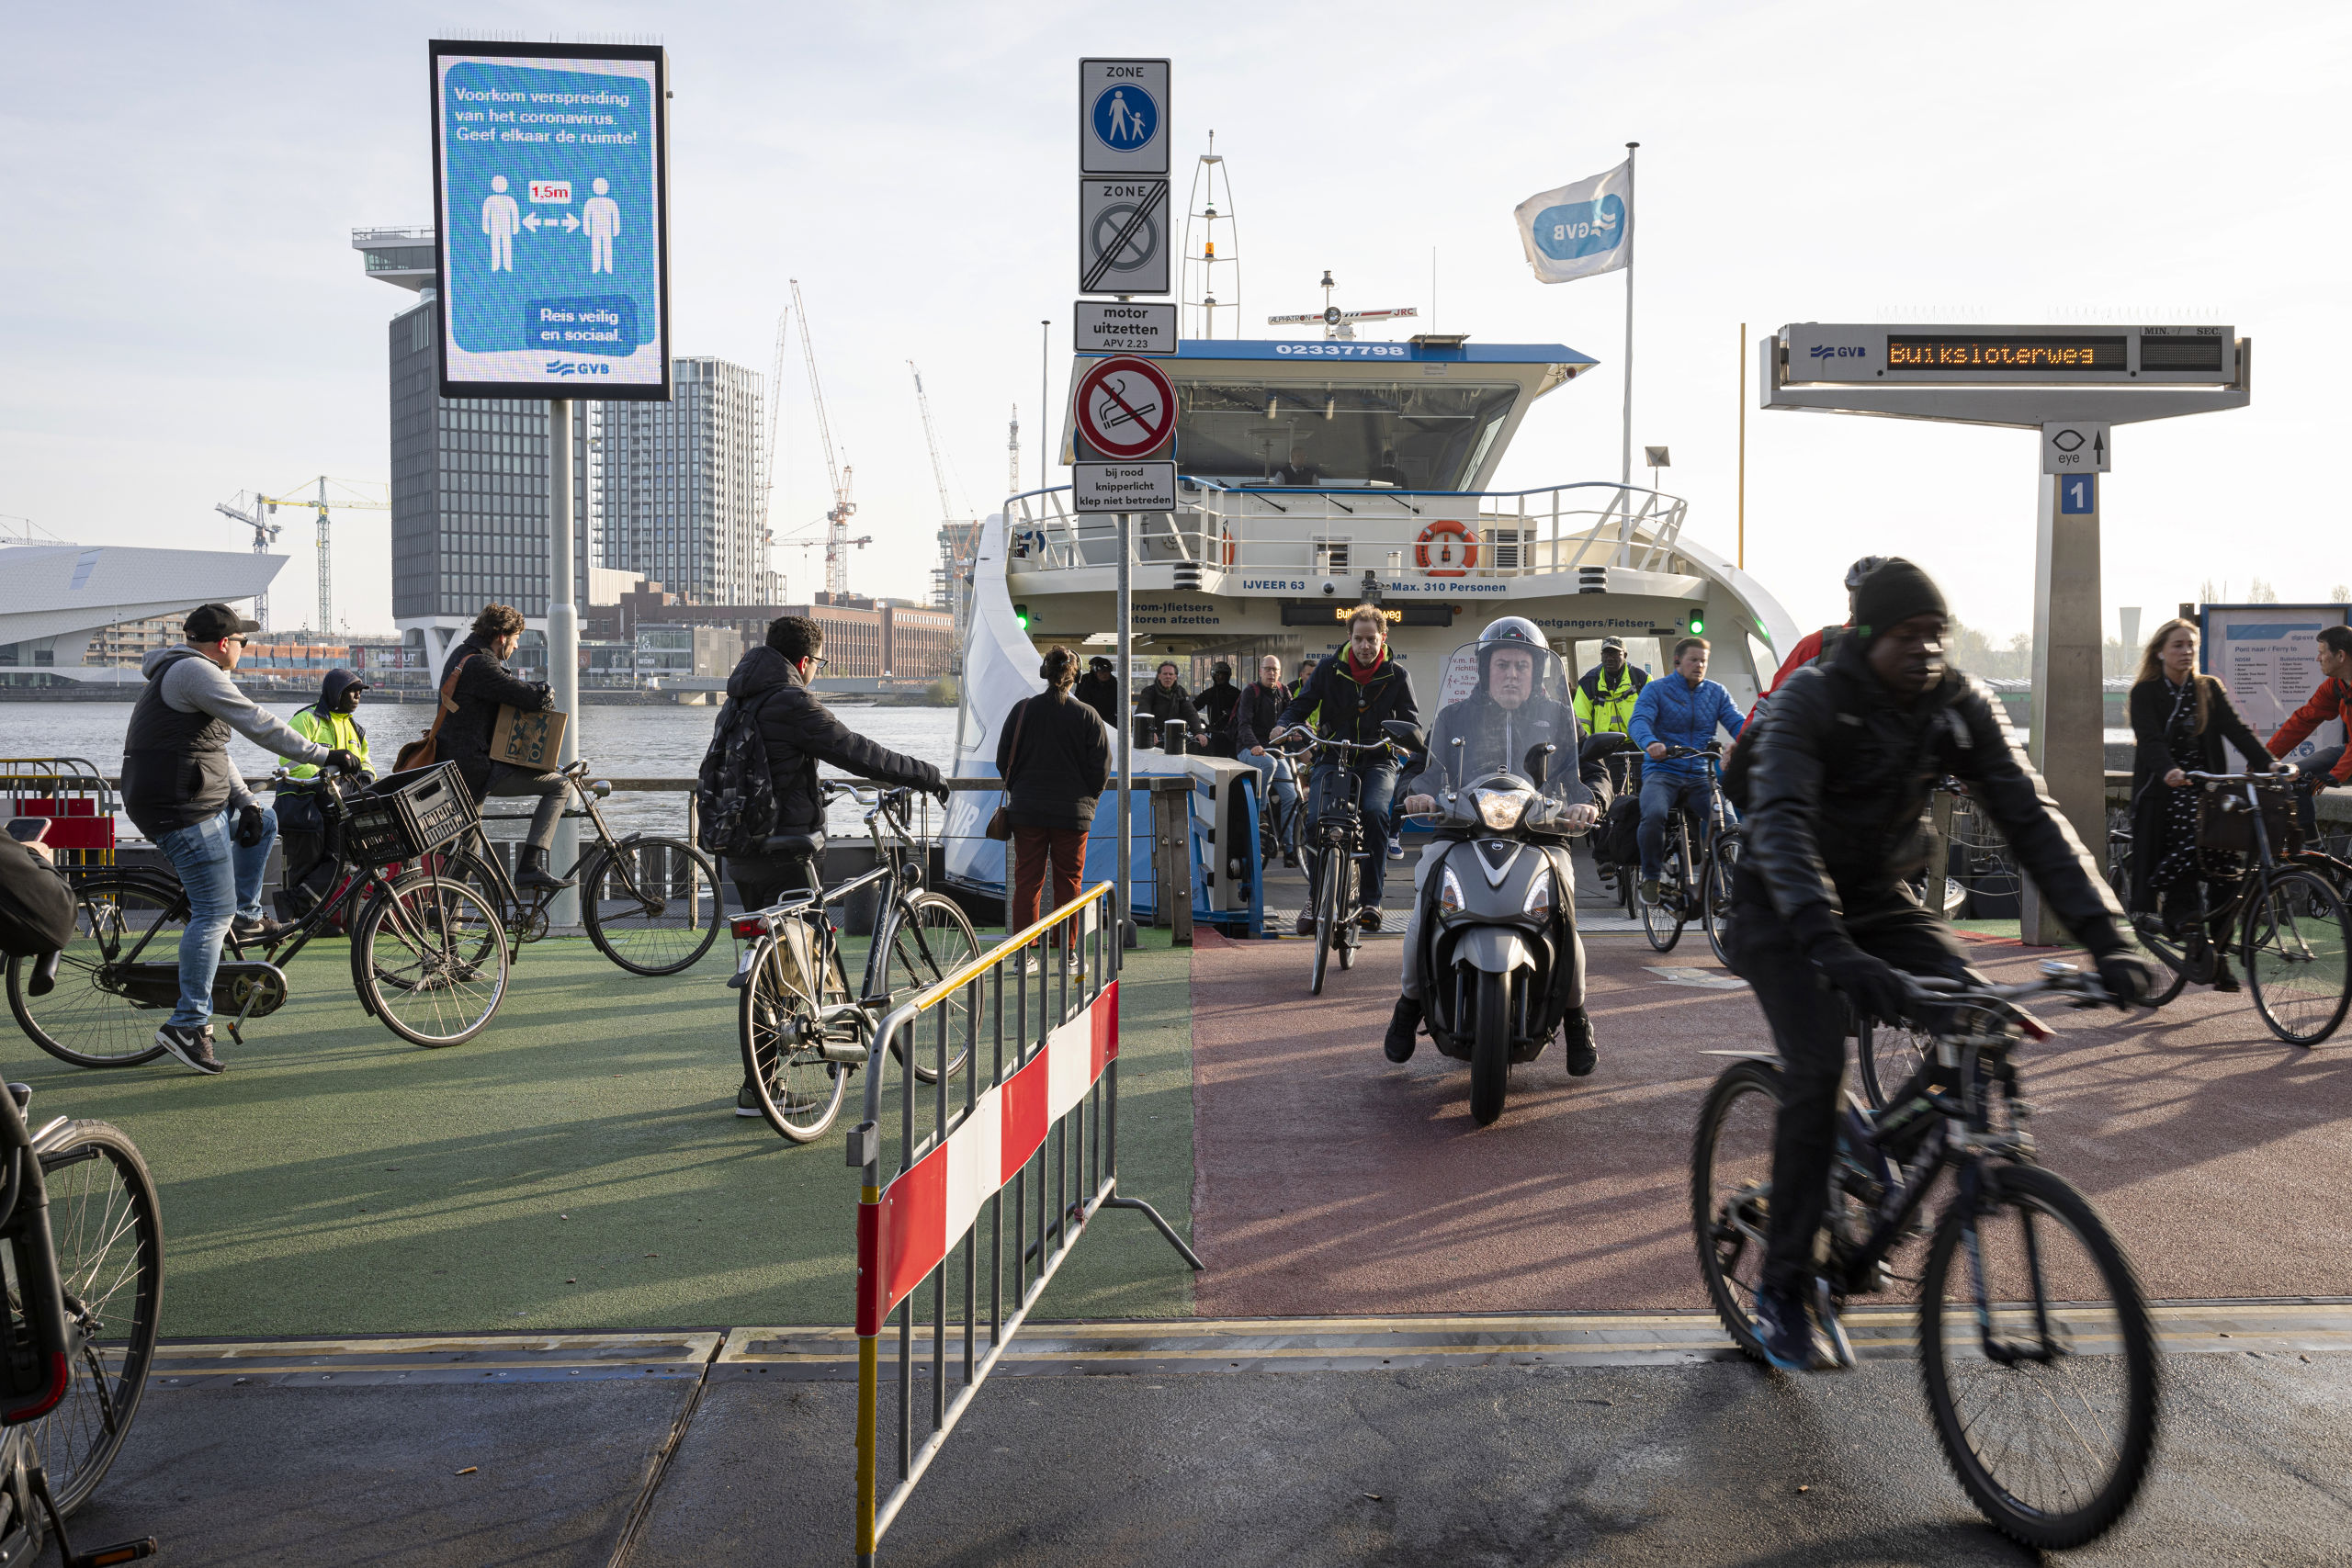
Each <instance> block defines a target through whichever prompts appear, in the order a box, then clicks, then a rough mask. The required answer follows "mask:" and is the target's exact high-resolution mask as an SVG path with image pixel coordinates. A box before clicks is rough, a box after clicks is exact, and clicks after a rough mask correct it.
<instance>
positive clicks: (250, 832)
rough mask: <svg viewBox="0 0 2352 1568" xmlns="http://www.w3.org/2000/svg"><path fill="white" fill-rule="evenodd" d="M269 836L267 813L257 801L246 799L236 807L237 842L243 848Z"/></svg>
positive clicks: (247, 847) (249, 846)
mask: <svg viewBox="0 0 2352 1568" xmlns="http://www.w3.org/2000/svg"><path fill="white" fill-rule="evenodd" d="M268 837H269V814H268V813H267V812H266V811H264V810H262V808H261V805H260V803H259V802H257V801H251V800H249V801H247V802H245V803H244V805H243V806H241V807H237V842H238V843H239V844H240V845H241V846H243V848H245V849H249V850H250V849H252V848H253V847H254V845H256V844H258V843H260V842H261V841H262V840H265V839H266V838H268Z"/></svg>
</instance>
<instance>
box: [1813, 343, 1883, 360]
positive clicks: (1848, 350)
mask: <svg viewBox="0 0 2352 1568" xmlns="http://www.w3.org/2000/svg"><path fill="white" fill-rule="evenodd" d="M1805 352H1806V353H1808V354H1810V355H1813V357H1814V358H1815V359H1868V358H1869V357H1870V356H1871V351H1870V350H1869V349H1867V348H1852V347H1849V346H1848V345H1846V344H1827V343H1817V344H1814V345H1813V346H1812V347H1811V348H1809V349H1807V350H1806V351H1805Z"/></svg>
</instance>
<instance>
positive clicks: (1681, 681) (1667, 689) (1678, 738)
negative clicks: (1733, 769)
mask: <svg viewBox="0 0 2352 1568" xmlns="http://www.w3.org/2000/svg"><path fill="white" fill-rule="evenodd" d="M1746 725H1747V719H1746V718H1745V717H1743V716H1741V714H1740V711H1739V709H1738V707H1737V706H1736V705H1735V704H1734V703H1733V702H1732V700H1731V694H1730V693H1729V692H1726V691H1724V689H1723V688H1722V687H1721V686H1719V685H1717V684H1715V682H1713V681H1710V680H1708V679H1707V639H1706V638H1705V637H1684V638H1683V639H1682V640H1681V641H1680V642H1678V643H1676V644H1675V645H1674V673H1673V674H1671V675H1668V677H1666V679H1664V680H1662V681H1652V682H1650V683H1649V684H1648V685H1646V686H1644V687H1643V688H1642V694H1641V696H1640V697H1638V698H1637V699H1635V701H1634V718H1633V722H1632V723H1631V724H1629V725H1628V726H1626V731H1625V732H1626V733H1627V734H1628V735H1630V736H1632V737H1633V739H1634V745H1636V746H1639V747H1640V748H1642V750H1644V751H1645V752H1646V753H1647V754H1648V757H1649V761H1647V762H1646V763H1645V764H1644V766H1643V769H1642V829H1641V834H1640V843H1641V847H1642V897H1643V898H1644V899H1645V900H1646V901H1648V902H1650V903H1652V904H1655V903H1657V878H1658V867H1659V865H1660V863H1662V862H1663V861H1664V860H1665V858H1666V814H1667V813H1668V812H1669V811H1676V810H1679V811H1681V812H1682V813H1683V815H1684V817H1685V818H1687V819H1690V820H1691V821H1694V822H1695V823H1696V824H1697V827H1696V830H1697V831H1699V832H1702V833H1703V832H1705V831H1706V829H1707V823H1706V820H1705V819H1704V818H1703V817H1702V816H1701V815H1699V814H1698V812H1697V808H1698V807H1702V806H1703V805H1704V804H1705V795H1706V788H1707V770H1706V766H1705V764H1704V763H1702V762H1701V761H1699V760H1698V759H1697V758H1695V757H1684V758H1681V759H1679V760H1677V761H1666V749H1667V748H1668V747H1669V746H1688V747H1691V748H1692V749H1693V750H1696V749H1698V748H1700V747H1702V746H1704V745H1706V744H1707V742H1708V741H1710V740H1713V739H1714V738H1715V729H1716V727H1718V726H1721V727H1722V728H1724V729H1728V730H1729V731H1731V733H1732V736H1733V738H1734V739H1737V738H1738V735H1739V732H1740V730H1741V729H1742V728H1744V727H1745V726H1746ZM1730 814H1731V804H1730V802H1728V801H1726V802H1724V815H1725V816H1726V817H1727V818H1728V817H1729V816H1730Z"/></svg>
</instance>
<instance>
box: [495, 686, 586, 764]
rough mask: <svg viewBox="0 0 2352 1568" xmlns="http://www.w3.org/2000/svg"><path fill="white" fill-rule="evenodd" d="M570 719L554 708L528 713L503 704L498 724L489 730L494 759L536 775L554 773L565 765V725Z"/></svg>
mask: <svg viewBox="0 0 2352 1568" xmlns="http://www.w3.org/2000/svg"><path fill="white" fill-rule="evenodd" d="M567 717H568V715H565V714H560V713H558V712H556V711H555V710H554V709H553V708H544V709H541V710H540V711H539V712H537V713H525V712H524V711H523V710H522V709H521V708H518V707H514V706H512V705H508V704H504V703H501V704H500V705H499V707H498V722H497V724H495V725H493V726H492V728H491V731H490V756H491V760H492V761H497V762H511V763H513V764H514V765H515V767H518V768H526V769H528V770H529V771H530V772H532V773H553V772H554V771H555V770H556V769H557V768H559V767H560V766H561V765H562V757H563V726H564V722H565V720H566V718H567Z"/></svg>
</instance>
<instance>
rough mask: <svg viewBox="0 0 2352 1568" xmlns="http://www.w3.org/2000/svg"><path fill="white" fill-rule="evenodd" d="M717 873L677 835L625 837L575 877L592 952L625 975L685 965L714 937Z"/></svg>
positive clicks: (718, 904) (707, 948)
mask: <svg viewBox="0 0 2352 1568" xmlns="http://www.w3.org/2000/svg"><path fill="white" fill-rule="evenodd" d="M722 903H723V900H722V899H721V898H720V897H719V895H718V872H717V871H715V870H713V869H712V867H711V863H710V860H709V858H708V857H707V856H706V855H705V854H704V853H703V852H701V851H700V850H698V849H695V847H694V846H693V845H692V844H689V843H687V842H685V841H684V840H682V839H631V840H628V842H627V843H623V844H616V845H615V846H614V847H613V849H612V851H611V852H609V853H605V854H600V855H599V856H597V858H596V860H595V862H594V863H593V864H591V865H590V866H589V867H588V871H587V874H585V875H584V876H582V878H581V879H580V919H581V923H582V925H585V926H586V927H587V928H588V940H589V941H590V942H594V943H595V944H596V951H597V952H599V953H603V954H604V955H605V957H607V958H609V959H611V960H612V961H613V962H614V963H616V964H619V965H620V966H621V967H622V968H624V969H626V970H628V972H629V973H630V974H632V975H675V974H677V973H678V972H679V971H680V970H682V969H690V968H692V967H693V966H694V965H695V963H696V962H697V961H698V960H700V958H701V957H702V955H703V954H704V953H708V952H709V951H710V944H711V943H712V942H717V941H718V927H719V922H720V920H721V919H722V918H723V916H724V913H725V911H724V910H723V909H722V908H721V905H722Z"/></svg>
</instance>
